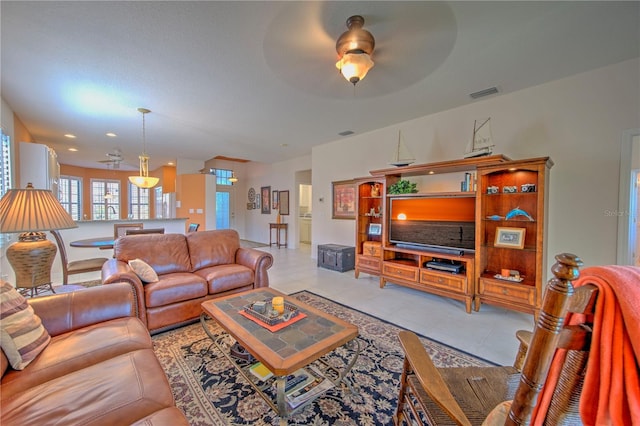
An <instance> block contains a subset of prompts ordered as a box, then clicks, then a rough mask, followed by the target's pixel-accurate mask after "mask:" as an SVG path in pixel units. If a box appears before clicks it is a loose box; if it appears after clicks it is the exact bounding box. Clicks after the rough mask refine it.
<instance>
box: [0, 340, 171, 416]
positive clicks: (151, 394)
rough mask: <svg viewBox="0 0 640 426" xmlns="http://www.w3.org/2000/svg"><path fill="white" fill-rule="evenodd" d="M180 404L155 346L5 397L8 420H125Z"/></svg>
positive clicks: (4, 410)
mask: <svg viewBox="0 0 640 426" xmlns="http://www.w3.org/2000/svg"><path fill="white" fill-rule="evenodd" d="M173 405H174V400H173V395H172V394H171V387H170V386H169V382H168V380H167V377H166V375H165V373H164V371H163V370H162V367H161V366H160V363H159V362H158V360H157V358H156V356H155V354H154V353H153V350H152V349H141V350H137V351H134V352H129V353H127V354H123V355H119V356H117V357H114V358H111V359H108V360H105V361H103V362H101V363H98V364H94V365H92V366H89V367H87V368H83V369H80V370H77V371H74V372H72V373H69V374H67V375H65V376H62V377H58V378H56V379H53V380H50V381H48V382H45V383H42V384H40V385H38V386H34V387H32V388H29V389H26V390H25V391H24V392H20V393H18V394H16V395H12V396H9V397H4V395H3V398H2V418H1V419H0V420H1V423H2V424H7V425H21V426H27V425H48V424H60V425H80V424H82V425H107V424H112V425H123V424H130V423H133V422H135V421H137V420H139V419H141V418H144V417H146V416H148V415H149V414H152V413H154V412H156V411H158V410H162V409H164V408H166V407H171V406H173Z"/></svg>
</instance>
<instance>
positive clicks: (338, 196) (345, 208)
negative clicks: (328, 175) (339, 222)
mask: <svg viewBox="0 0 640 426" xmlns="http://www.w3.org/2000/svg"><path fill="white" fill-rule="evenodd" d="M331 187H332V197H331V199H332V200H333V206H332V209H331V219H355V218H356V185H355V183H354V182H353V181H352V180H343V181H337V182H331Z"/></svg>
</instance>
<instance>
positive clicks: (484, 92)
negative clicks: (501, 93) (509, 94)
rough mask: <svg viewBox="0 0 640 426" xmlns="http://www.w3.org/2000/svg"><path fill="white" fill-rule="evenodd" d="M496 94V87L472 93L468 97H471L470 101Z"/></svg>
mask: <svg viewBox="0 0 640 426" xmlns="http://www.w3.org/2000/svg"><path fill="white" fill-rule="evenodd" d="M496 93H498V88H497V87H489V88H488V89H484V90H480V91H478V92H473V93H472V94H470V95H469V96H471V98H472V99H478V98H482V97H484V96H489V95H495V94H496Z"/></svg>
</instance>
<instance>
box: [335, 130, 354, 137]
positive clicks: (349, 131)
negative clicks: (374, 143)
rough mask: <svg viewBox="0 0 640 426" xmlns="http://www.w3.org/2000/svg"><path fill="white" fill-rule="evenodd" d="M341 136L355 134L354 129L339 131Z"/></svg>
mask: <svg viewBox="0 0 640 426" xmlns="http://www.w3.org/2000/svg"><path fill="white" fill-rule="evenodd" d="M338 134H339V135H340V136H349V135H352V134H353V131H352V130H345V131H344V132H340V133H338Z"/></svg>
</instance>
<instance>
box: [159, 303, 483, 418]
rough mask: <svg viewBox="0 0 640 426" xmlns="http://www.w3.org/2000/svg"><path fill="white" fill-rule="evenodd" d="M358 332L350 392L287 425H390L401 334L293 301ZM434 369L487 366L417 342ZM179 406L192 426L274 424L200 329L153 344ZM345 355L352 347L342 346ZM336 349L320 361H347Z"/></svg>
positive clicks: (334, 307) (341, 311)
mask: <svg viewBox="0 0 640 426" xmlns="http://www.w3.org/2000/svg"><path fill="white" fill-rule="evenodd" d="M292 296H293V297H295V298H296V299H298V300H301V301H303V302H305V303H308V304H312V305H313V306H315V307H317V308H318V309H320V310H323V311H325V312H328V313H331V314H333V315H336V316H337V317H339V318H342V319H343V320H346V321H348V322H350V323H352V324H355V325H357V326H358V329H359V332H360V335H359V337H358V339H359V342H360V347H361V350H362V351H361V353H360V357H359V358H358V360H357V362H356V364H355V365H354V367H353V369H352V370H351V372H350V373H349V375H348V376H347V378H348V379H349V380H350V381H351V383H353V385H354V389H355V393H351V392H349V391H348V388H346V389H345V390H344V391H343V390H342V389H340V388H338V387H336V388H333V389H331V390H329V391H328V392H327V393H326V394H325V395H324V396H322V397H320V398H318V399H317V400H315V402H313V403H311V404H309V405H307V406H306V407H304V408H303V409H301V410H300V411H298V412H296V413H295V414H294V415H293V416H292V417H290V418H289V424H290V425H316V426H320V425H327V426H329V425H358V426H360V425H384V426H387V425H391V424H393V420H392V416H393V412H394V410H395V408H396V401H397V394H398V384H399V383H400V372H401V369H402V361H403V354H402V349H401V347H400V343H399V341H398V339H397V335H398V332H399V331H400V330H402V328H400V327H398V326H395V325H393V324H391V323H388V322H386V321H383V320H380V319H378V318H375V317H373V316H370V315H367V314H365V313H362V312H360V311H357V310H354V309H351V308H349V307H347V306H344V305H341V304H339V303H336V302H333V301H331V300H328V299H325V298H323V297H321V296H318V295H315V294H313V293H310V292H306V291H303V292H300V293H296V294H293V295H292ZM421 339H422V342H423V343H424V345H425V347H426V348H427V350H428V352H429V353H430V354H431V356H432V357H433V360H434V362H435V364H436V365H437V366H440V367H447V366H449V367H451V366H485V365H492V364H491V363H490V362H488V361H485V360H482V359H479V358H477V357H474V356H473V355H470V354H467V353H464V352H461V351H458V350H456V349H455V348H452V347H449V346H446V345H444V344H441V343H438V342H435V341H433V340H429V339H428V338H425V337H422V338H421ZM153 342H154V348H155V352H156V355H157V356H158V358H159V359H160V363H161V364H162V366H163V368H164V370H165V372H166V373H167V376H168V378H169V382H170V383H171V387H172V389H173V393H174V396H175V399H176V404H177V405H178V407H179V408H180V409H181V410H182V411H183V412H184V413H185V414H186V415H187V418H188V419H189V423H190V424H191V425H192V426H199V425H258V426H261V425H277V424H278V421H279V418H278V416H277V415H276V413H274V412H273V410H271V408H270V407H269V405H268V404H267V403H266V402H265V401H264V400H263V399H262V398H261V397H260V396H259V395H257V394H256V393H255V392H254V390H253V388H252V387H251V386H250V385H249V384H248V383H247V382H246V381H245V379H244V378H243V377H242V376H241V375H239V374H238V373H237V372H236V370H235V369H234V367H233V366H232V365H231V364H230V363H229V362H228V361H227V359H226V358H224V357H223V356H221V355H220V354H216V349H215V347H213V346H211V341H210V339H209V338H208V337H207V335H206V334H205V333H204V331H203V330H202V327H201V325H200V323H197V324H192V325H190V326H186V327H183V328H180V329H177V330H172V331H169V332H166V333H162V334H158V335H156V336H154V337H153ZM348 346H349V348H351V347H352V346H353V345H348ZM351 355H352V354H351V353H350V349H347V348H346V347H343V348H339V349H338V350H336V351H334V352H333V353H331V354H329V355H328V356H327V357H326V358H325V359H327V361H328V362H329V363H330V364H331V365H336V366H342V365H345V363H346V362H348V360H350V359H351Z"/></svg>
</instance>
